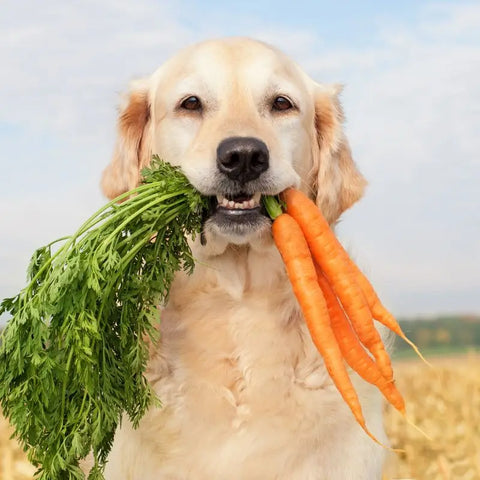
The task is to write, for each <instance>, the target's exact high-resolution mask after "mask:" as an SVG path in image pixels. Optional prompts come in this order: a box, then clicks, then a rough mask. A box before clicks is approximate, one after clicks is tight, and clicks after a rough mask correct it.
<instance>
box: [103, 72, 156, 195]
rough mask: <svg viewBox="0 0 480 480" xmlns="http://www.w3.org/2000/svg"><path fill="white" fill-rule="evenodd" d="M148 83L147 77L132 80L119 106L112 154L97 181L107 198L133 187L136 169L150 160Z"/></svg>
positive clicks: (137, 175)
mask: <svg viewBox="0 0 480 480" xmlns="http://www.w3.org/2000/svg"><path fill="white" fill-rule="evenodd" d="M148 86H149V80H148V79H143V80H138V81H136V82H134V83H132V85H131V88H130V90H129V92H128V93H127V95H126V96H125V101H124V103H123V105H122V106H121V107H120V112H119V116H118V124H117V141H116V145H115V150H114V153H113V158H112V160H111V162H110V164H109V165H108V166H107V168H106V169H105V170H104V172H103V177H102V182H101V185H102V190H103V193H104V194H105V195H106V196H107V197H109V198H115V197H116V196H118V195H120V194H122V193H124V192H126V191H128V190H130V189H132V188H135V187H136V186H137V184H138V182H139V179H140V170H141V169H142V168H143V167H145V166H146V165H148V164H149V163H150V159H151V154H152V146H151V140H152V137H151V132H150V127H151V122H150V100H149V88H148Z"/></svg>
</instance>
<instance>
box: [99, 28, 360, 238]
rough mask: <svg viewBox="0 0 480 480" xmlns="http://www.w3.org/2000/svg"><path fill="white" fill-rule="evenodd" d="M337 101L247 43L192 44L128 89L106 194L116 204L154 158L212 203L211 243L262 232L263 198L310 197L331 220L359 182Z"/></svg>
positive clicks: (279, 58) (272, 54)
mask: <svg viewBox="0 0 480 480" xmlns="http://www.w3.org/2000/svg"><path fill="white" fill-rule="evenodd" d="M337 94H338V88H337V87H325V86H321V85H319V84H316V83H315V82H313V81H312V80H311V79H310V78H309V77H308V76H307V75H306V74H305V73H304V72H302V71H301V70H300V68H299V67H298V66H297V65H296V64H295V63H293V62H292V61H291V60H289V59H288V58H287V57H286V56H285V55H283V54H282V53H281V52H279V51H277V50H276V49H274V48H272V47H270V46H267V45H265V44H263V43H260V42H256V41H254V40H249V39H241V38H234V39H226V40H220V41H210V42H205V43H201V44H199V45H196V46H193V47H190V48H188V49H186V50H184V51H183V52H181V53H180V54H178V55H177V56H175V57H174V58H172V59H171V60H169V61H168V62H166V63H165V64H164V65H163V66H161V67H160V68H159V69H158V70H157V71H156V72H155V73H154V74H153V75H152V76H151V77H149V78H147V79H143V80H140V81H138V82H136V83H134V84H133V86H132V89H131V92H130V93H129V95H128V97H127V99H126V102H125V105H124V106H123V108H122V109H121V113H120V118H119V138H118V141H117V145H116V149H115V153H114V157H113V160H112V163H111V164H110V165H109V166H108V167H107V169H106V170H105V172H104V177H103V182H102V184H103V188H104V191H105V193H106V194H107V195H108V196H109V197H114V196H116V195H118V194H120V193H122V192H124V191H126V190H128V189H130V188H133V187H135V186H136V184H137V183H138V181H139V172H140V170H141V168H143V167H144V166H145V165H147V164H148V163H149V161H150V158H151V155H152V154H153V153H155V154H158V155H159V156H160V158H162V159H164V160H166V161H168V162H170V163H171V164H173V165H178V166H180V167H181V168H182V170H183V171H184V173H185V174H186V175H187V177H188V178H189V180H190V182H191V183H192V184H193V185H194V186H195V187H196V188H197V189H198V190H199V191H200V192H202V193H203V194H205V195H208V196H210V197H211V211H210V214H209V218H208V219H207V221H206V224H205V231H206V233H207V234H209V238H211V239H212V240H215V238H218V239H221V240H222V241H223V242H225V241H226V242H228V243H236V244H244V243H249V242H253V241H255V239H258V238H259V237H263V236H266V235H268V234H269V231H270V221H269V219H268V218H267V216H266V214H265V211H264V209H263V207H262V206H261V196H262V195H264V194H269V195H272V194H277V193H280V192H281V191H283V190H284V189H285V188H287V187H289V186H295V187H298V188H301V189H303V190H304V191H305V192H307V193H309V194H310V196H312V197H314V198H315V199H316V201H317V204H318V205H319V206H320V208H321V209H322V211H323V213H324V215H325V216H326V217H327V219H328V220H329V221H330V222H334V221H335V220H336V219H337V218H338V216H339V215H340V213H341V212H342V211H343V210H345V209H346V208H348V207H349V206H350V205H351V204H353V203H354V202H355V201H356V200H357V199H358V198H359V197H360V196H361V194H362V191H363V188H364V184H365V181H364V179H363V177H362V176H361V175H360V174H359V173H358V171H357V170H356V168H355V165H354V163H353V161H352V159H351V155H350V151H349V148H348V144H347V142H346V140H345V138H344V135H343V131H342V126H341V124H342V120H343V118H342V112H341V108H340V105H339V103H338V100H337Z"/></svg>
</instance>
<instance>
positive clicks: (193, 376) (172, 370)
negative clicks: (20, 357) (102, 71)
mask: <svg viewBox="0 0 480 480" xmlns="http://www.w3.org/2000/svg"><path fill="white" fill-rule="evenodd" d="M339 91H340V88H339V87H338V86H336V85H322V84H319V83H316V82H314V81H313V80H312V79H311V78H310V77H309V76H307V75H306V74H305V73H304V72H303V71H302V70H301V69H300V67H299V66H298V65H296V64H295V63H294V62H293V61H292V60H290V59H289V58H287V57H286V56H285V55H284V54H282V53H281V52H279V51H278V50H276V49H275V48H273V47H271V46H269V45H266V44H264V43H261V42H258V41H255V40H251V39H246V38H228V39H224V40H215V41H207V42H204V43H200V44H198V45H195V46H193V47H190V48H187V49H185V50H183V51H182V52H180V53H179V54H178V55H176V56H175V57H174V58H172V59H170V60H169V61H167V62H166V63H165V64H163V65H162V66H160V68H159V69H158V70H157V71H156V72H154V73H153V74H152V75H151V76H150V77H147V78H144V79H142V80H139V81H136V82H135V83H133V85H132V86H131V89H130V91H129V93H128V94H127V96H126V98H125V102H124V105H123V106H122V107H121V111H120V115H119V123H118V140H117V144H116V147H115V152H114V156H113V159H112V161H111V163H110V164H109V166H108V167H107V168H106V170H105V172H104V176H103V180H102V186H103V190H104V192H105V193H106V195H107V196H109V197H111V198H112V197H114V196H116V195H118V194H120V193H122V192H124V191H126V190H128V189H130V188H133V187H135V186H136V185H137V183H138V182H139V175H140V173H139V172H140V170H141V168H142V167H143V166H145V165H147V164H148V163H149V161H150V159H151V156H152V154H158V155H159V156H160V157H161V158H162V159H164V160H167V161H168V162H170V163H171V164H173V165H179V166H180V167H181V169H182V170H183V171H184V173H185V174H186V175H187V177H188V178H189V180H190V181H191V183H192V184H193V185H194V186H195V187H196V188H197V189H198V190H199V191H200V192H202V193H203V194H205V195H208V196H209V197H211V209H210V212H209V214H208V217H207V218H206V219H205V223H204V231H203V234H202V237H201V238H200V237H199V238H196V239H195V241H194V242H193V241H192V248H193V253H194V256H195V258H196V259H198V263H197V266H196V269H195V272H194V273H193V275H191V276H187V275H186V274H183V273H179V274H178V275H177V277H176V278H175V281H174V283H173V285H172V288H171V292H170V297H169V301H168V304H167V305H165V306H163V307H162V311H161V321H160V327H159V328H160V330H161V340H160V342H159V344H158V345H156V346H155V347H152V351H151V355H150V360H149V365H148V370H147V378H148V379H149V381H150V382H151V385H152V386H153V388H154V390H155V392H156V393H157V394H158V396H159V397H160V399H161V401H162V406H161V407H160V408H152V409H151V410H150V411H149V412H148V413H147V415H146V416H145V417H144V418H143V419H142V420H141V422H140V425H139V427H138V428H137V429H134V428H133V427H132V426H131V425H130V423H129V422H128V420H127V419H125V420H124V421H123V424H122V426H121V428H119V430H118V431H117V433H116V436H115V440H114V444H113V448H112V451H111V454H110V456H109V462H108V465H107V467H106V472H105V474H106V478H107V479H108V480H120V479H128V480H160V479H162V480H163V479H165V480H167V479H168V480H314V479H315V480H320V479H322V480H348V479H352V480H373V479H379V478H381V471H382V465H383V460H384V450H383V449H382V448H381V447H379V446H378V445H376V444H375V443H374V442H372V440H370V438H368V437H367V435H366V434H365V433H364V432H363V430H362V429H361V428H360V427H359V426H358V424H357V423H356V421H355V420H354V417H353V415H352V413H351V412H350V410H349V409H348V407H347V406H346V405H345V403H344V401H343V400H342V398H341V396H340V394H339V393H338V391H337V390H336V388H335V386H334V385H333V384H332V381H331V379H330V377H329V375H328V373H327V371H326V369H325V367H324V364H323V361H322V358H321V356H320V354H319V353H318V351H317V350H316V348H315V347H314V345H313V343H312V341H311V339H310V335H309V333H308V331H307V329H306V326H305V323H304V320H303V318H302V315H301V313H300V311H299V307H298V304H297V302H296V299H295V297H294V295H293V293H292V289H291V286H290V284H289V281H288V279H287V276H286V273H285V269H284V266H283V263H282V260H281V258H280V255H279V253H278V251H277V249H276V247H275V246H274V244H273V242H272V236H271V221H270V220H269V219H268V217H267V216H266V213H265V211H264V210H263V208H262V206H261V201H260V200H261V196H262V195H265V194H277V193H279V192H281V191H283V190H284V189H285V188H287V187H289V186H296V187H298V188H301V189H302V190H303V191H305V192H307V193H308V194H309V195H310V196H311V197H312V198H314V199H315V200H316V203H317V205H318V206H319V207H320V208H321V210H322V212H323V213H324V215H325V216H326V218H327V219H328V221H329V222H330V223H331V224H332V225H334V224H335V222H336V221H337V220H338V218H339V216H340V215H341V213H342V212H343V211H344V210H345V209H347V208H349V207H350V206H351V205H352V204H353V203H354V202H356V201H357V200H358V199H359V198H360V197H361V195H362V193H363V190H364V187H365V183H366V182H365V180H364V178H363V177H362V175H361V174H360V173H359V171H358V170H357V168H356V166H355V164H354V162H353V160H352V157H351V153H350V148H349V146H348V143H347V140H346V138H345V135H344V132H343V129H342V123H343V113H342V108H341V106H340V103H339V99H338V94H339ZM352 378H353V381H354V382H355V385H356V388H357V391H358V393H359V397H360V399H361V402H362V405H363V409H364V414H365V417H366V420H367V424H368V426H369V428H370V429H371V431H372V432H373V433H374V434H375V435H376V436H377V438H379V439H380V440H381V441H383V442H386V438H385V434H384V431H383V426H382V402H381V398H380V396H379V394H378V393H377V391H376V390H375V388H373V387H371V386H370V385H367V384H365V382H363V381H360V380H359V379H358V378H357V377H355V376H354V375H353V374H352Z"/></svg>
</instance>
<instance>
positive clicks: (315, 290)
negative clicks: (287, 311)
mask: <svg viewBox="0 0 480 480" xmlns="http://www.w3.org/2000/svg"><path fill="white" fill-rule="evenodd" d="M282 200H283V201H284V203H285V205H286V213H283V211H282V208H281V206H280V205H279V204H278V202H276V200H275V199H273V198H272V197H269V198H267V199H266V205H265V206H266V208H267V211H268V213H269V215H270V216H271V217H272V219H273V220H274V222H273V226H272V234H273V239H274V241H275V244H276V246H277V248H278V250H279V251H280V254H281V255H282V258H283V261H284V263H285V267H286V270H287V274H288V276H289V279H290V282H291V284H292V287H293V291H294V294H295V296H296V298H297V300H298V302H299V305H300V307H301V309H302V312H303V315H304V317H305V322H306V324H307V326H308V329H309V331H310V334H311V337H312V340H313V342H314V344H315V346H316V347H317V349H318V351H319V352H320V354H321V355H322V357H323V359H324V362H325V366H326V368H327V370H328V373H329V374H330V377H331V378H332V380H333V382H334V384H335V386H336V387H337V389H338V390H339V392H340V394H341V395H342V397H343V399H344V400H345V402H346V403H347V405H348V406H349V408H350V409H351V411H352V413H353V415H354V417H355V419H356V420H357V422H358V423H359V424H360V425H361V426H362V428H363V429H364V430H365V432H366V433H367V435H369V436H370V437H371V438H372V439H373V440H374V441H375V442H377V443H380V442H379V441H378V440H377V439H376V438H375V436H374V435H373V434H372V433H371V432H370V431H369V430H368V428H367V425H366V422H365V418H364V416H363V413H362V408H361V405H360V402H359V399H358V395H357V393H356V391H355V388H354V386H353V384H352V382H351V380H350V377H349V375H348V372H347V369H346V367H345V363H344V361H345V362H346V363H347V364H348V365H349V366H350V367H351V368H352V369H353V370H354V371H355V372H357V374H358V375H359V376H360V377H362V378H363V379H364V380H365V381H367V382H369V383H371V384H373V385H375V386H376V387H377V388H378V389H379V390H380V391H381V392H382V394H383V395H384V396H385V398H386V399H387V401H388V402H390V403H391V404H392V405H393V406H394V407H395V408H396V409H397V410H398V411H400V412H401V413H402V414H403V415H405V413H406V411H405V401H404V399H403V397H402V395H401V394H400V392H399V391H398V390H397V388H396V386H395V382H394V379H393V371H392V365H391V361H390V357H389V355H388V353H387V351H386V349H385V345H384V344H383V341H382V339H381V337H380V334H379V333H378V331H377V329H376V328H375V326H374V319H375V320H377V321H378V322H380V323H382V324H383V325H385V326H386V327H388V328H389V329H390V330H392V331H393V332H395V333H396V334H397V335H399V336H400V337H401V338H402V339H403V340H405V341H406V342H408V343H409V344H410V345H411V346H412V347H413V348H414V350H415V351H416V352H417V354H418V355H419V356H420V357H421V358H422V359H423V357H422V355H421V354H420V352H419V351H418V349H417V347H416V346H415V345H414V344H413V343H412V342H411V341H410V340H409V339H408V338H407V337H406V336H405V334H404V333H403V331H402V329H401V328H400V326H399V324H398V322H397V321H396V320H395V318H394V317H393V315H392V314H391V313H390V312H389V311H388V310H387V309H386V308H385V307H384V306H383V305H382V303H381V302H380V300H379V298H378V296H377V294H376V293H375V290H374V289H373V287H372V285H371V284H370V282H369V281H368V279H367V278H366V277H365V276H364V274H363V273H362V272H361V271H360V270H359V268H358V267H357V266H356V265H355V263H353V261H352V260H351V259H350V257H349V256H348V254H347V252H346V251H345V250H344V248H343V247H342V245H341V244H340V242H339V241H338V239H337V238H336V237H335V235H334V233H333V232H332V230H331V229H330V227H329V225H328V222H327V221H326V220H325V218H324V217H323V215H322V214H321V212H320V210H319V209H318V207H317V206H316V205H315V203H314V202H312V201H311V200H310V199H309V198H308V197H307V196H306V195H304V194H303V193H302V192H300V191H298V190H295V189H293V188H290V189H288V190H286V191H285V192H283V194H282Z"/></svg>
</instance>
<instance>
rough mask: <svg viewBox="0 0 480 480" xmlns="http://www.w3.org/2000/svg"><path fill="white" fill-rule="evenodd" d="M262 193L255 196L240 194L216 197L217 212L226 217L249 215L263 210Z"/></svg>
mask: <svg viewBox="0 0 480 480" xmlns="http://www.w3.org/2000/svg"><path fill="white" fill-rule="evenodd" d="M261 198H262V194H261V193H255V194H253V195H251V194H248V193H244V192H240V193H239V194H237V195H217V196H216V197H215V199H216V201H217V203H216V210H217V212H218V211H220V212H221V213H222V214H225V215H235V216H242V215H244V214H246V215H249V214H251V213H252V212H254V211H256V210H260V208H261V203H260V202H261Z"/></svg>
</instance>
